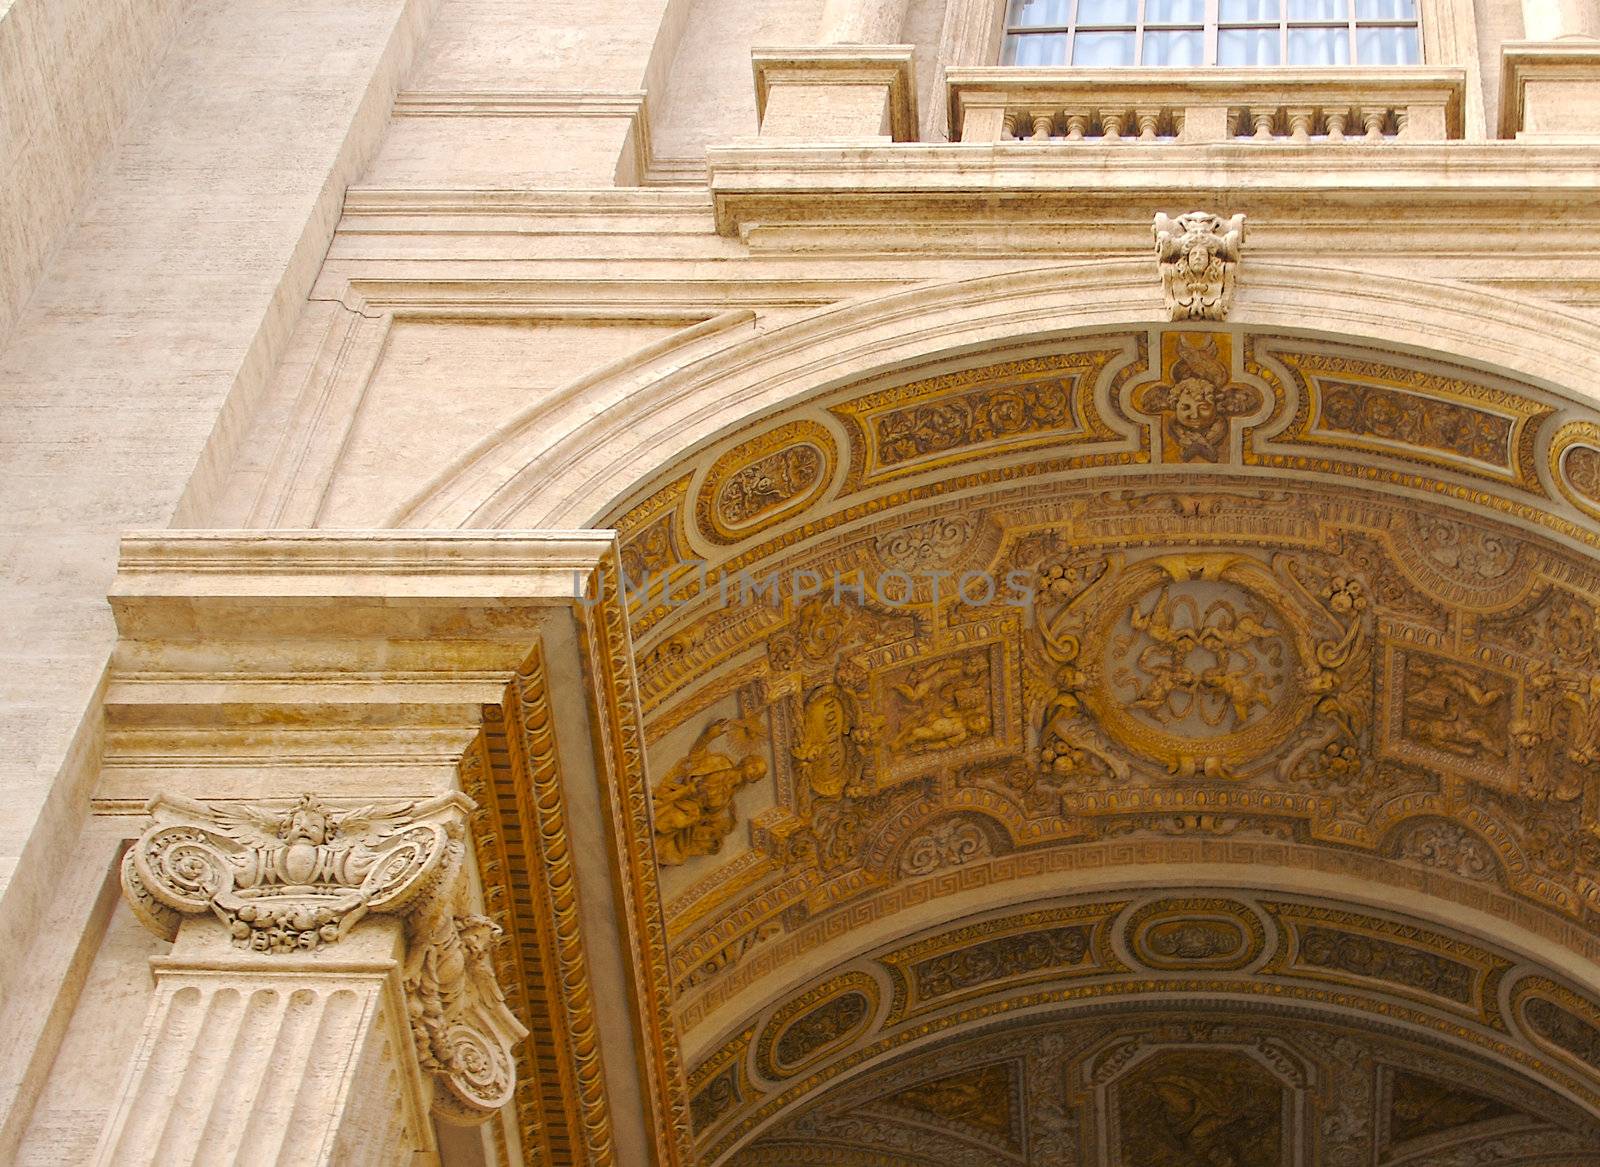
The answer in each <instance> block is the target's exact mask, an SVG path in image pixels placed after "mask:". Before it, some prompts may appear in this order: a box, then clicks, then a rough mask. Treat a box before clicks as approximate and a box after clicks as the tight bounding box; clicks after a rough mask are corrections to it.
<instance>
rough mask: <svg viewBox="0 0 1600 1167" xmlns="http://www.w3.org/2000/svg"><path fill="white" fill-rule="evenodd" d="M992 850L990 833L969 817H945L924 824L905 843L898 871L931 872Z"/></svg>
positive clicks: (915, 873)
mask: <svg viewBox="0 0 1600 1167" xmlns="http://www.w3.org/2000/svg"><path fill="white" fill-rule="evenodd" d="M993 853H994V844H993V843H992V842H991V841H990V839H989V833H988V832H987V831H985V830H984V829H983V828H982V827H981V826H979V825H978V824H977V823H976V822H974V821H973V820H972V819H971V818H968V817H965V816H959V817H956V818H949V819H944V820H942V821H940V822H936V823H934V824H932V825H931V826H929V827H927V828H925V829H924V830H923V831H922V832H921V833H919V834H917V835H915V836H913V837H912V838H911V840H910V841H909V842H907V843H906V845H905V849H904V850H903V851H902V852H901V853H900V874H901V875H903V876H919V875H931V874H933V873H934V872H935V871H940V870H942V869H944V868H946V867H960V866H962V865H963V864H965V863H970V862H971V861H972V860H974V859H983V858H987V857H988V856H989V855H991V854H993Z"/></svg>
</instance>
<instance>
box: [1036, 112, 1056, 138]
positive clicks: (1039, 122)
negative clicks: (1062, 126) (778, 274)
mask: <svg viewBox="0 0 1600 1167" xmlns="http://www.w3.org/2000/svg"><path fill="white" fill-rule="evenodd" d="M1055 120H1056V115H1055V114H1053V113H1036V114H1034V115H1033V140H1034V141H1035V142H1043V141H1046V140H1047V139H1048V138H1049V137H1050V131H1051V128H1052V127H1053V125H1054V123H1055Z"/></svg>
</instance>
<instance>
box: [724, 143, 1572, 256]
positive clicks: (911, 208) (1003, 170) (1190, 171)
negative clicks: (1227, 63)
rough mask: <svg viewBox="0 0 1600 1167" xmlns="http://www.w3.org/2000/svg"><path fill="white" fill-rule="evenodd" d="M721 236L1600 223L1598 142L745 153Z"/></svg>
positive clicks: (736, 154) (731, 167)
mask: <svg viewBox="0 0 1600 1167" xmlns="http://www.w3.org/2000/svg"><path fill="white" fill-rule="evenodd" d="M708 165H709V170H710V184H711V194H712V199H713V203H714V206H715V213H716V223H717V230H718V231H720V232H721V233H722V234H724V235H741V234H744V233H746V232H748V231H749V229H750V228H751V227H753V226H756V225H766V224H785V225H794V224H799V223H806V224H817V225H823V224H837V223H852V224H861V223H864V222H872V221H879V220H883V221H890V220H892V221H896V222H904V220H905V219H906V217H907V216H908V214H915V215H916V216H917V217H918V218H920V219H922V220H924V221H928V220H946V221H947V220H949V219H951V218H961V217H968V218H971V219H973V220H982V221H985V222H995V221H1000V220H1004V219H1006V218H1015V219H1016V220H1018V221H1037V220H1038V218H1039V217H1040V216H1041V215H1071V216H1072V217H1074V218H1081V217H1083V216H1084V215H1085V214H1086V213H1090V212H1092V211H1093V210H1094V209H1095V208H1097V207H1104V208H1115V207H1123V208H1125V207H1126V206H1127V205H1128V202H1129V200H1130V199H1139V198H1148V199H1152V200H1156V199H1165V200H1168V201H1171V200H1174V199H1176V200H1177V201H1179V202H1183V203H1185V204H1186V205H1187V204H1188V203H1190V202H1194V201H1197V200H1198V201H1201V202H1204V201H1206V200H1208V199H1209V200H1213V201H1215V200H1218V199H1222V200H1227V201H1228V202H1229V203H1230V205H1232V204H1240V205H1243V204H1245V203H1247V202H1248V203H1249V204H1250V205H1252V206H1256V205H1259V204H1267V205H1281V206H1282V207H1284V208H1285V210H1286V212H1292V213H1293V214H1294V217H1295V218H1296V219H1297V220H1300V221H1303V220H1305V219H1307V218H1314V217H1315V215H1316V214H1317V213H1318V212H1319V211H1323V210H1328V209H1337V210H1339V211H1340V212H1341V213H1347V212H1348V210H1349V208H1350V207H1351V206H1357V205H1358V206H1361V207H1362V208H1364V209H1365V210H1367V211H1369V212H1370V211H1372V210H1375V209H1378V208H1383V209H1385V210H1390V209H1395V210H1401V209H1408V210H1410V211H1412V212H1416V213H1423V214H1427V215H1430V216H1444V215H1446V214H1448V213H1449V212H1452V211H1456V210H1461V211H1475V212H1478V213H1495V214H1503V215H1504V216H1505V217H1506V218H1508V219H1518V220H1520V219H1522V218H1523V217H1524V216H1526V214H1527V213H1528V210H1529V208H1530V207H1540V208H1542V209H1548V210H1550V211H1560V212H1561V213H1562V214H1563V215H1564V216H1566V217H1568V218H1569V219H1570V218H1573V217H1575V216H1577V217H1581V216H1582V214H1583V213H1584V212H1585V211H1586V210H1587V211H1590V212H1591V213H1592V214H1596V215H1600V170H1597V169H1596V167H1595V165H1594V146H1593V145H1592V144H1587V143H1585V144H1578V143H1527V142H1475V143H1467V142H1434V143H1407V144H1401V143H1396V142H1386V143H1382V144H1373V143H1364V142H1360V143H1349V144H1343V145H1329V144H1325V143H1319V144H1316V145H1312V146H1303V145H1294V144H1292V143H1287V142H1284V143H1278V142H1255V141H1241V142H1238V143H1231V142H1230V143H1220V144H1218V143H1213V144H1207V145H1183V144H1179V143H1173V142H1161V143H1154V144H1148V143H1146V144H1139V143H1134V142H1125V141H1124V142H1115V143H1094V142H1083V143H1073V144H1070V145H1068V144H1065V143H1049V142H1043V143H1036V142H1002V143H993V144H962V145H939V146H934V145H904V144H903V145H891V146H879V147H842V146H809V145H797V146H783V145H767V144H740V145H732V146H718V147H714V148H713V149H712V150H711V151H710V152H709V155H708Z"/></svg>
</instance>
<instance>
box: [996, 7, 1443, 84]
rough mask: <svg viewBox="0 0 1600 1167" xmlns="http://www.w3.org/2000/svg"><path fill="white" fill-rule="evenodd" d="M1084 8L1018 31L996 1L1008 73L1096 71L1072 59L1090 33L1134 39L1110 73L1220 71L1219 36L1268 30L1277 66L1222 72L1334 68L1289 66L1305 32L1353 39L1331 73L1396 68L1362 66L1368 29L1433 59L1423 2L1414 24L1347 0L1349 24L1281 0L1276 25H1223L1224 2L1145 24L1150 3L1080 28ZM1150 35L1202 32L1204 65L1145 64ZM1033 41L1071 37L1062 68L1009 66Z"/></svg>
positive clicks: (1381, 64) (1420, 56) (1235, 22)
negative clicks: (1015, 48)
mask: <svg viewBox="0 0 1600 1167" xmlns="http://www.w3.org/2000/svg"><path fill="white" fill-rule="evenodd" d="M1082 2H1083V0H1066V5H1067V11H1068V14H1069V20H1068V23H1067V24H1066V25H1054V24H1051V25H1013V24H1011V22H1010V19H1009V18H1010V12H1011V6H1012V5H1011V0H997V3H996V5H995V7H996V15H997V18H998V24H999V41H1000V45H999V56H998V59H999V61H1000V63H1001V65H1002V66H1004V67H1008V68H1010V67H1018V68H1063V67H1065V68H1086V67H1093V66H1083V65H1073V64H1072V55H1073V52H1074V50H1075V48H1076V47H1077V40H1078V34H1079V33H1080V32H1083V33H1091V34H1093V33H1105V32H1117V33H1132V34H1133V60H1132V62H1130V63H1128V64H1125V65H1113V66H1105V67H1109V68H1128V69H1141V68H1152V69H1169V68H1190V69H1209V68H1216V67H1218V61H1217V54H1218V41H1219V34H1220V33H1221V32H1223V31H1233V30H1244V31H1258V32H1265V31H1268V30H1273V29H1275V30H1276V31H1277V33H1278V60H1277V62H1276V63H1274V64H1270V65H1251V64H1240V65H1223V66H1221V67H1222V68H1239V69H1272V68H1280V67H1287V68H1324V67H1330V66H1329V65H1327V64H1325V63H1318V64H1301V63H1293V64H1291V63H1290V61H1289V36H1290V33H1291V32H1294V31H1300V30H1303V29H1312V30H1330V29H1343V30H1345V32H1346V36H1347V37H1348V40H1347V42H1346V43H1347V44H1348V45H1349V51H1350V59H1349V60H1348V61H1346V62H1343V63H1341V64H1338V65H1333V66H1331V67H1336V68H1344V67H1351V68H1367V67H1375V68H1385V67H1387V68H1393V67H1395V66H1393V65H1390V64H1388V63H1387V62H1375V63H1373V64H1372V65H1370V66H1369V65H1368V64H1367V63H1366V62H1363V61H1361V60H1360V33H1361V31H1362V30H1363V29H1371V28H1415V29H1416V30H1417V32H1416V48H1417V60H1416V61H1415V62H1414V64H1417V65H1422V64H1426V63H1427V62H1428V57H1429V53H1428V35H1427V31H1428V30H1427V7H1428V5H1427V4H1426V3H1425V2H1424V0H1413V3H1414V4H1415V7H1416V16H1415V18H1414V19H1411V20H1363V19H1360V18H1359V17H1358V16H1357V14H1356V0H1345V2H1346V18H1345V19H1344V20H1292V19H1290V16H1289V4H1290V0H1279V17H1278V19H1277V20H1275V21H1268V20H1230V21H1223V20H1221V19H1220V16H1221V7H1222V3H1223V0H1202V3H1203V4H1204V15H1203V19H1202V20H1201V21H1200V22H1198V23H1197V22H1195V21H1192V20H1188V21H1157V22H1149V21H1146V19H1145V15H1146V8H1147V6H1148V5H1149V3H1150V0H1134V5H1135V7H1134V21H1133V23H1131V24H1129V23H1125V22H1117V23H1094V24H1080V23H1079V22H1078V20H1077V15H1078V9H1079V6H1080V5H1081V4H1082ZM1147 30H1148V31H1155V32H1197V31H1198V32H1200V33H1201V35H1202V39H1203V45H1202V53H1201V56H1202V60H1201V63H1199V64H1195V65H1146V64H1145V62H1144V55H1145V33H1146V31H1147ZM1029 36H1040V37H1043V36H1065V37H1066V47H1065V51H1064V54H1063V56H1064V60H1063V61H1062V62H1060V63H1059V64H1052V65H1044V66H1028V65H1023V66H1016V65H1014V64H1013V62H1010V61H1007V60H1006V56H1007V54H1008V52H1009V50H1010V47H1011V45H1012V44H1013V43H1015V38H1019V37H1029Z"/></svg>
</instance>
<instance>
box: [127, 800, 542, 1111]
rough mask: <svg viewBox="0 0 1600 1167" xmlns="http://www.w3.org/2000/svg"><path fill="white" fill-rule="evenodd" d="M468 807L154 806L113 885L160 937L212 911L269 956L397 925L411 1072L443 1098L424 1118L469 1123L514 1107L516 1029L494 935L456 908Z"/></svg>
mask: <svg viewBox="0 0 1600 1167" xmlns="http://www.w3.org/2000/svg"><path fill="white" fill-rule="evenodd" d="M469 807H470V803H469V802H468V800H467V799H465V798H464V797H463V796H461V795H459V794H450V795H443V796H441V797H439V798H434V799H429V800H427V801H425V802H405V803H390V804H387V805H382V806H362V807H357V808H355V809H351V810H345V811H337V810H333V809H330V808H329V807H327V806H324V805H323V804H322V803H321V802H319V801H318V800H317V799H316V798H315V797H314V796H312V795H310V794H307V795H304V796H302V797H301V799H300V800H299V802H297V803H295V804H294V805H292V806H289V807H286V808H278V807H267V806H260V805H250V804H246V805H238V806H216V805H207V804H204V803H199V802H193V801H190V800H188V799H184V798H177V797H171V796H162V797H157V798H155V799H153V800H151V802H150V804H149V806H148V808H147V809H148V810H149V812H150V814H151V816H152V817H153V818H154V819H155V822H154V824H153V825H152V826H151V827H150V828H149V829H148V830H146V831H145V832H144V834H143V835H141V836H140V837H139V839H138V841H137V842H136V843H134V845H133V846H132V847H131V848H129V850H128V853H127V855H126V856H125V857H124V859H123V864H122V885H123V889H124V891H125V893H126V894H127V897H128V901H129V903H130V904H131V905H132V906H133V910H134V913H135V914H136V915H137V916H138V917H139V919H140V920H142V921H143V922H144V923H145V924H146V925H147V926H148V927H149V928H150V929H151V930H153V931H154V932H156V933H157V934H158V935H160V936H162V937H164V938H166V939H169V940H170V939H173V938H174V937H176V935H177V932H178V926H179V924H180V923H181V922H182V919H183V917H184V916H202V915H206V914H208V913H209V914H214V915H215V916H216V917H217V918H218V919H220V920H221V921H222V923H223V925H224V926H225V927H226V928H227V930H228V932H229V934H230V935H231V936H232V938H233V942H234V944H235V945H237V946H238V947H241V948H246V949H249V950H251V951H254V952H258V953H264V954H277V955H280V956H282V955H285V954H293V953H299V954H302V955H305V954H310V953H313V952H315V951H316V950H318V949H319V948H321V947H322V946H324V945H328V944H333V943H336V942H337V941H339V940H340V939H341V938H342V937H344V936H345V935H347V934H348V933H349V931H350V930H351V929H352V928H354V927H355V926H356V924H357V923H358V922H359V921H360V920H361V919H362V917H364V916H365V915H367V914H368V913H382V914H387V915H391V916H396V917H400V918H402V919H403V920H404V921H405V925H406V935H407V945H406V949H407V955H406V961H405V967H404V970H403V981H404V986H405V990H406V1001H407V1009H408V1012H409V1016H410V1022H411V1028H412V1033H413V1036H414V1037H415V1040H416V1047H417V1058H418V1061H419V1063H420V1064H421V1065H422V1067H423V1068H424V1069H425V1070H427V1071H428V1072H430V1073H432V1074H433V1075H434V1077H435V1080H436V1081H437V1083H438V1085H439V1087H440V1089H438V1090H436V1091H435V1092H434V1109H435V1110H436V1111H438V1112H439V1113H440V1114H441V1115H442V1116H443V1117H446V1118H449V1119H453V1120H455V1121H457V1122H479V1121H482V1120H484V1119H485V1118H487V1117H488V1116H489V1115H490V1114H492V1113H493V1112H494V1111H496V1110H498V1109H499V1108H500V1107H501V1106H503V1105H504V1104H505V1103H506V1102H507V1101H508V1100H509V1099H510V1098H511V1094H512V1091H513V1089H514V1088H515V1086H516V1069H515V1063H514V1060H513V1057H512V1052H511V1051H512V1047H513V1046H515V1044H516V1043H517V1042H518V1041H520V1040H522V1038H523V1037H525V1036H527V1031H526V1030H525V1029H524V1028H523V1026H522V1024H521V1023H520V1022H519V1021H518V1020H517V1019H516V1017H515V1016H514V1015H513V1014H512V1012H511V1010H510V1009H509V1008H508V1007H507V1006H506V1003H505V999H504V997H503V995H502V993H501V989H500V986H499V984H498V983H497V982H496V980H495V978H494V973H493V967H492V964H491V961H490V957H491V948H492V945H493V943H494V940H495V938H496V937H497V936H498V935H499V931H500V929H499V927H498V926H497V925H495V924H494V923H493V922H492V921H490V920H489V919H488V918H487V917H484V916H478V915H472V914H470V913H469V912H468V911H467V908H466V902H465V900H466V884H465V881H464V879H463V877H462V858H463V855H464V852H465V844H464V842H463V840H464V838H465V819H464V811H465V810H466V809H468V808H469Z"/></svg>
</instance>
